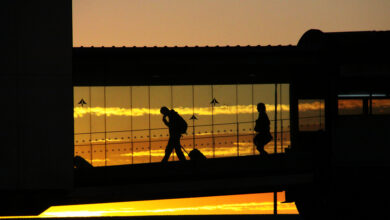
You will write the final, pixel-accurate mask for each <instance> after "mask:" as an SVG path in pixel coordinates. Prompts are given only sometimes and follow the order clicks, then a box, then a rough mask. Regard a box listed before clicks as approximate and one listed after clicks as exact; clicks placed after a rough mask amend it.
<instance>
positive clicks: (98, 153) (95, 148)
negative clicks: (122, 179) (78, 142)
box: [91, 133, 106, 167]
mask: <svg viewBox="0 0 390 220" xmlns="http://www.w3.org/2000/svg"><path fill="white" fill-rule="evenodd" d="M91 138H92V166H94V167H96V166H105V165H106V151H105V150H106V145H105V144H106V141H105V133H95V134H92V135H91Z"/></svg>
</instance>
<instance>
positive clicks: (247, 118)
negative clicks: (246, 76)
mask: <svg viewBox="0 0 390 220" xmlns="http://www.w3.org/2000/svg"><path fill="white" fill-rule="evenodd" d="M252 89H253V85H238V87H237V103H238V121H239V122H252V121H254V116H256V117H257V115H255V114H254V113H255V112H256V107H253V93H252Z"/></svg>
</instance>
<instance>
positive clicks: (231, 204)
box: [40, 192, 298, 217]
mask: <svg viewBox="0 0 390 220" xmlns="http://www.w3.org/2000/svg"><path fill="white" fill-rule="evenodd" d="M283 198H284V192H281V193H278V213H280V214H298V212H297V210H296V207H295V204H294V203H281V201H283ZM273 208H274V207H273V193H263V194H243V195H230V196H212V197H198V198H182V199H164V200H152V201H136V202H118V203H104V204H88V205H72V206H53V207H50V208H49V209H47V210H46V211H45V212H44V213H42V214H41V215H40V217H76V216H77V217H86V216H150V215H214V214H273Z"/></svg>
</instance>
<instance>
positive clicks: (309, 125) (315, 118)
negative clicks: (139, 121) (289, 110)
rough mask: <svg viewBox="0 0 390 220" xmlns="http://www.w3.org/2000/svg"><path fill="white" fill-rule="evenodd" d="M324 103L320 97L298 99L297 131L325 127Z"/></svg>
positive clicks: (317, 129)
mask: <svg viewBox="0 0 390 220" xmlns="http://www.w3.org/2000/svg"><path fill="white" fill-rule="evenodd" d="M324 109H325V104H324V100H322V99H301V100H298V111H299V112H298V117H299V118H298V119H299V131H319V130H323V129H325V112H324Z"/></svg>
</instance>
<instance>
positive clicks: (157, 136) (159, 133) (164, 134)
mask: <svg viewBox="0 0 390 220" xmlns="http://www.w3.org/2000/svg"><path fill="white" fill-rule="evenodd" d="M151 135H152V138H151V141H162V142H165V143H166V142H168V139H169V131H168V129H167V128H165V129H154V130H152V131H151Z"/></svg>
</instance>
